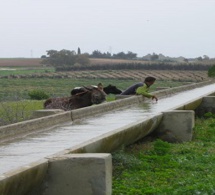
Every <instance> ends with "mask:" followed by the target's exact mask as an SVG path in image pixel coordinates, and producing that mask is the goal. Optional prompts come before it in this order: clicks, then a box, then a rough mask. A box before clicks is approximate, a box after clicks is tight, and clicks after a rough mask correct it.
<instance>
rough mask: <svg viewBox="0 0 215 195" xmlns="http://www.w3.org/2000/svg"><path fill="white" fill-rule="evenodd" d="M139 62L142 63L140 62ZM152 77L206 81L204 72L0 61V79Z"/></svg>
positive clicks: (116, 61) (108, 61) (98, 61)
mask: <svg viewBox="0 0 215 195" xmlns="http://www.w3.org/2000/svg"><path fill="white" fill-rule="evenodd" d="M90 61H91V64H93V65H98V64H100V65H101V66H102V65H104V64H119V63H138V62H140V61H136V60H133V61H131V60H119V59H90ZM141 63H144V62H143V61H141ZM146 76H154V77H156V78H157V80H163V81H164V80H171V81H179V82H180V81H186V82H200V81H204V80H207V79H209V78H208V75H207V71H206V70H202V71H197V70H144V69H141V70H138V69H135V68H134V69H132V70H130V69H129V70H128V69H123V70H80V71H64V72H60V71H59V72H56V71H55V70H54V68H53V67H47V66H44V65H42V64H41V59H36V58H33V59H30V58H14V59H13V58H12V59H0V78H9V79H13V78H25V79H26V78H52V79H55V78H59V79H61V78H69V79H119V80H143V79H144V78H145V77H146Z"/></svg>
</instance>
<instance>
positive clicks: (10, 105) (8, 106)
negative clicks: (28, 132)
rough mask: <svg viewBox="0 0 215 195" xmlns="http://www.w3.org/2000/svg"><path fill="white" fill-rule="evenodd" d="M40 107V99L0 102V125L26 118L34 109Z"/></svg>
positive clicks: (41, 102)
mask: <svg viewBox="0 0 215 195" xmlns="http://www.w3.org/2000/svg"><path fill="white" fill-rule="evenodd" d="M42 108H43V101H42V100H41V101H36V100H31V101H29V100H22V101H11V102H0V126H2V125H7V124H12V123H16V122H20V121H24V120H28V119H30V118H31V117H32V114H33V112H34V111H35V110H40V109H42Z"/></svg>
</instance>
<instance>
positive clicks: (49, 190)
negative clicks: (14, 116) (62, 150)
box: [36, 153, 112, 195]
mask: <svg viewBox="0 0 215 195" xmlns="http://www.w3.org/2000/svg"><path fill="white" fill-rule="evenodd" d="M48 164H49V167H48V172H47V176H46V179H45V180H44V182H43V184H42V186H41V187H40V193H39V194H43V195H59V194H63V195H71V194H75V195H83V194H87V195H97V194H98V195H111V193H112V157H111V154H107V153H85V154H65V155H61V156H57V157H53V158H51V159H49V163H48ZM36 194H38V192H37V193H36Z"/></svg>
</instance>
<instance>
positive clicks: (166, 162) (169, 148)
mask: <svg viewBox="0 0 215 195" xmlns="http://www.w3.org/2000/svg"><path fill="white" fill-rule="evenodd" d="M205 117H206V118H197V119H196V124H195V128H194V136H193V140H192V141H191V142H186V143H181V144H171V143H167V142H164V141H161V140H150V139H152V138H150V137H148V138H144V139H143V140H141V141H139V142H138V143H135V144H133V145H131V146H129V147H125V148H122V149H121V150H119V151H117V152H115V153H113V168H114V169H113V195H144V194H147V195H149V194H151V195H160V194H162V195H173V194H176V195H181V194H186V195H194V194H215V180H214V175H215V166H214V164H215V115H213V114H211V113H207V115H206V116H205Z"/></svg>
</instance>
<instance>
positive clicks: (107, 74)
mask: <svg viewBox="0 0 215 195" xmlns="http://www.w3.org/2000/svg"><path fill="white" fill-rule="evenodd" d="M147 76H154V77H156V78H157V79H158V80H173V81H192V82H199V81H204V80H208V79H209V78H208V74H207V71H178V70H177V71H174V70H171V71H168V70H103V71H102V70H98V71H69V72H50V73H34V74H28V75H9V76H2V77H1V78H10V79H12V78H85V79H91V78H92V79H133V80H140V79H141V80H142V79H143V78H145V77H147Z"/></svg>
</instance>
